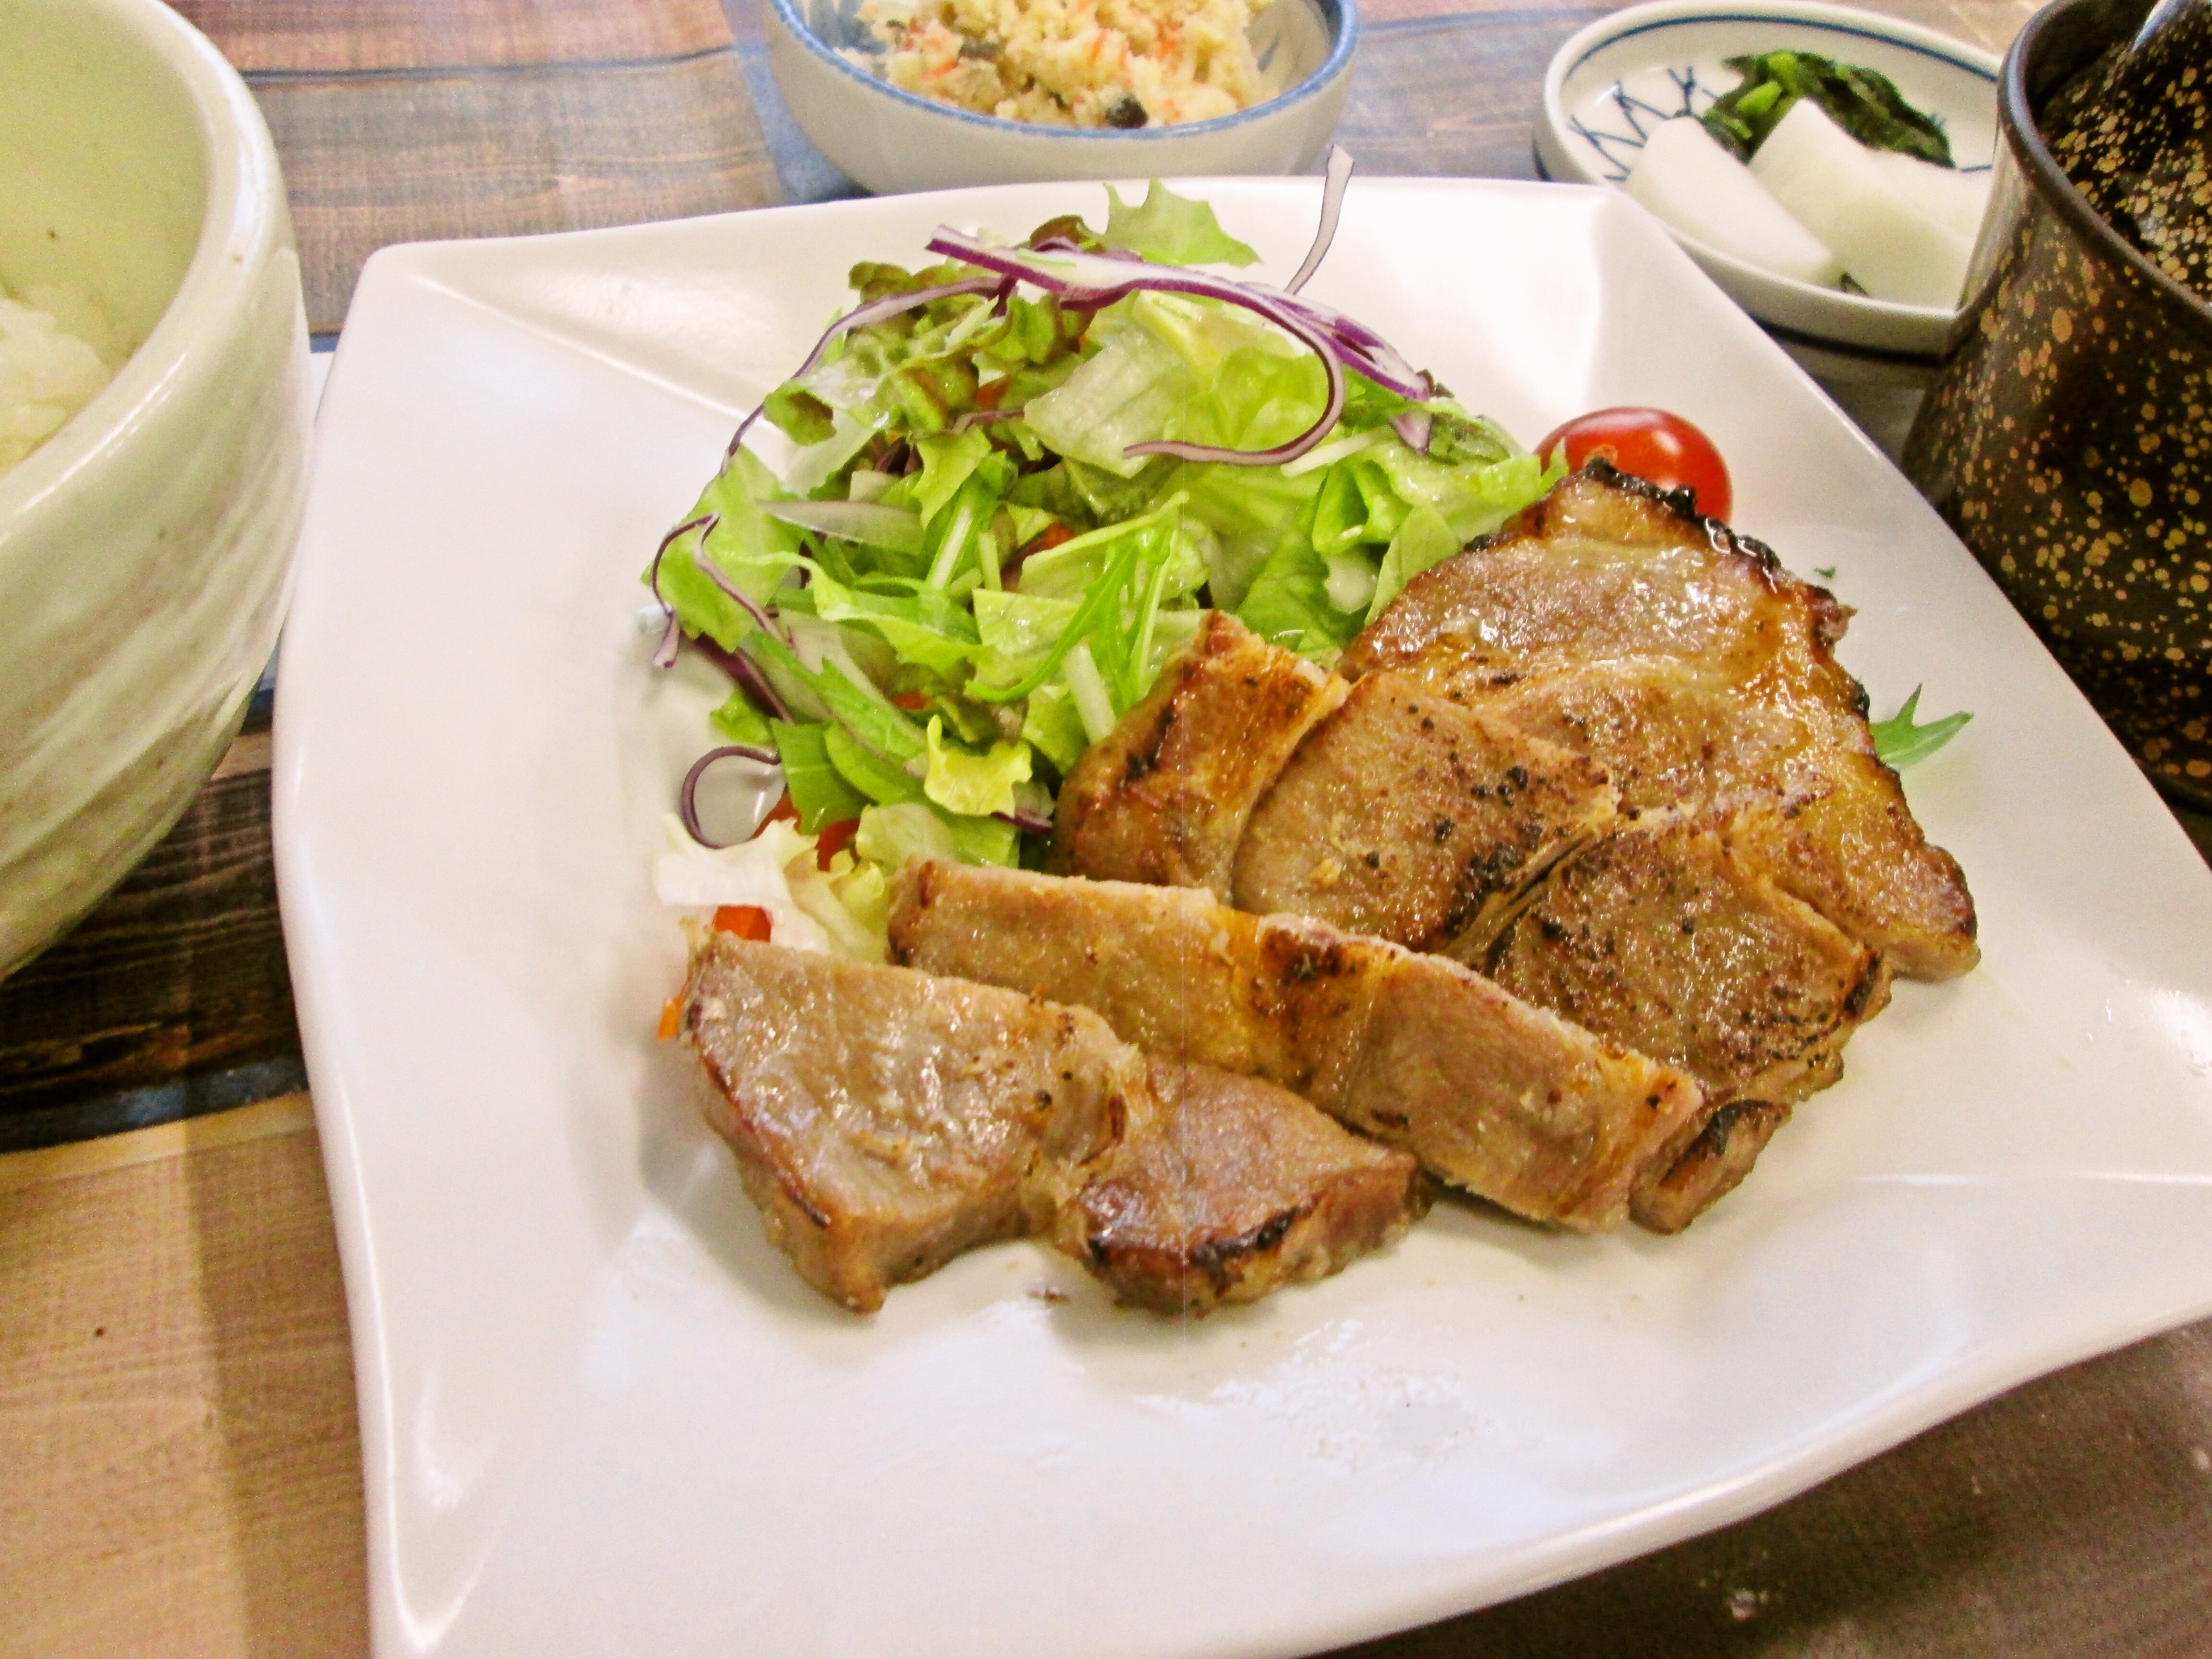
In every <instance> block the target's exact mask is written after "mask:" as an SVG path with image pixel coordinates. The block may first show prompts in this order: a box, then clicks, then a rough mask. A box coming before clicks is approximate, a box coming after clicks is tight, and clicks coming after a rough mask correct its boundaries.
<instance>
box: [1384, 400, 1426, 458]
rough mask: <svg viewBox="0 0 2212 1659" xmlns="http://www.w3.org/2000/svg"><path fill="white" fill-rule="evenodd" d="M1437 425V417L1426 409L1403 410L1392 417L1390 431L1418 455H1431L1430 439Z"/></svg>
mask: <svg viewBox="0 0 2212 1659" xmlns="http://www.w3.org/2000/svg"><path fill="white" fill-rule="evenodd" d="M1436 425H1437V421H1436V416H1433V415H1431V414H1430V413H1429V411H1428V410H1425V409H1401V410H1399V411H1398V412H1397V413H1396V414H1395V415H1393V416H1391V417H1390V429H1391V430H1392V431H1393V432H1395V433H1396V434H1397V435H1398V437H1399V440H1400V441H1401V442H1402V443H1404V445H1405V446H1406V447H1407V448H1408V449H1410V450H1412V451H1413V453H1415V454H1416V455H1425V454H1427V453H1429V439H1430V437H1431V435H1432V434H1433V433H1434V432H1435V430H1436Z"/></svg>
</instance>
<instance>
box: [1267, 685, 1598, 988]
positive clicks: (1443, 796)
mask: <svg viewBox="0 0 2212 1659" xmlns="http://www.w3.org/2000/svg"><path fill="white" fill-rule="evenodd" d="M1612 822H1613V793H1612V791H1611V790H1610V789H1609V788H1608V787H1607V784H1606V779H1605V775H1604V774H1603V773H1602V772H1601V771H1600V770H1599V769H1597V768H1596V767H1595V766H1593V765H1591V764H1590V763H1589V762H1588V761H1587V760H1585V759H1583V757H1580V756H1578V755H1576V754H1573V753H1571V752H1570V751H1569V750H1565V749H1563V748H1560V747H1559V745H1558V744H1553V743H1547V742H1546V741H1544V740H1543V739H1542V738H1530V737H1528V736H1526V735H1524V734H1523V733H1522V732H1518V731H1516V730H1515V729H1514V728H1513V727H1512V726H1508V725H1505V724H1504V723H1503V722H1500V721H1495V720H1489V719H1487V718H1486V716H1484V715H1483V714H1480V713H1479V712H1476V711H1474V710H1470V709H1467V708H1462V707H1460V706H1459V705H1458V704H1456V703H1454V702H1451V701H1449V699H1447V698H1445V697H1442V696H1437V694H1436V693H1435V692H1433V691H1431V690H1429V689H1428V687H1427V686H1426V685H1425V684H1423V683H1422V682H1420V681H1419V680H1417V679H1413V678H1408V677H1407V676H1405V675H1402V674H1391V673H1383V674H1375V675H1370V677H1369V678H1366V679H1364V680H1362V681H1360V682H1359V684H1358V685H1356V686H1354V687H1353V688H1352V696H1350V697H1349V698H1348V699H1346V702H1345V704H1344V706H1343V707H1342V708H1339V709H1338V710H1337V711H1336V712H1335V713H1334V714H1332V715H1331V716H1330V717H1329V718H1328V720H1325V721H1323V722H1322V724H1321V726H1319V727H1317V728H1316V730H1315V731H1314V732H1313V733H1312V735H1311V736H1310V737H1308V738H1307V739H1306V740H1305V742H1304V744H1301V745H1300V746H1299V748H1298V751H1297V754H1296V755H1295V756H1293V757H1291V763H1290V764H1289V765H1288V766H1286V767H1285V768H1284V769H1283V774H1282V775H1281V776H1280V777H1279V779H1277V780H1276V782H1275V787H1274V788H1273V790H1271V791H1270V792H1269V793H1268V794H1267V798H1266V799H1264V800H1262V801H1261V803H1260V805H1259V806H1258V808H1257V809H1256V810H1255V811H1254V812H1253V814H1252V818H1251V822H1250V823H1249V825H1248V826H1247V827H1246V829H1245V832H1244V840H1243V844H1242V845H1241V846H1240V847H1239V848H1237V881H1236V889H1235V893H1234V898H1235V902H1236V905H1237V908H1238V909H1240V910H1249V911H1251V912H1253V913H1254V914H1255V915H1273V914H1276V913H1279V912H1287V913H1289V914H1291V915H1302V916H1312V917H1314V918H1315V919H1316V920H1317V921H1326V922H1328V923H1329V924H1330V925H1332V926H1333V927H1341V928H1343V929H1344V930H1345V931H1346V932H1347V933H1372V934H1374V935H1375V936H1376V937H1377V938H1379V939H1389V940H1390V941H1391V942H1392V943H1394V944H1397V945H1405V946H1407V948H1409V949H1412V950H1416V951H1443V952H1444V953H1445V954H1446V955H1449V956H1452V957H1457V958H1458V959H1459V960H1461V961H1462V962H1466V963H1469V964H1471V965H1474V966H1476V967H1480V965H1481V961H1482V958H1483V957H1484V955H1485V954H1486V952H1487V951H1488V949H1489V947H1490V944H1491V942H1492V940H1493V939H1495V938H1496V937H1497V935H1498V930H1499V929H1500V928H1501V927H1504V925H1505V923H1506V921H1509V920H1510V918H1511V916H1512V915H1513V913H1514V911H1515V909H1516V908H1517V907H1518V906H1519V905H1520V904H1521V903H1522V902H1525V901H1526V898H1527V897H1528V895H1530V894H1531V893H1532V892H1533V890H1534V887H1535V884H1536V883H1537V882H1539V881H1541V879H1542V878H1543V877H1544V875H1545V874H1546V872H1548V871H1549V870H1550V869H1551V868H1552V866H1553V865H1554V864H1556V863H1557V862H1558V861H1559V860H1560V859H1562V858H1564V857H1566V856H1568V855H1570V854H1573V853H1576V852H1578V851H1580V850H1581V849H1583V848H1586V847H1588V846H1589V845H1590V844H1591V842H1594V841H1595V840H1596V839H1597V837H1598V836H1600V835H1601V834H1602V833H1603V832H1604V831H1605V830H1606V829H1608V828H1610V827H1611V824H1612Z"/></svg>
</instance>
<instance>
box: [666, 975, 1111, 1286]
mask: <svg viewBox="0 0 2212 1659" xmlns="http://www.w3.org/2000/svg"><path fill="white" fill-rule="evenodd" d="M680 1029H681V1031H682V1034H683V1037H684V1042H686V1043H687V1044H688V1045H689V1046H690V1048H691V1049H692V1050H693V1051H694V1052H695V1053H696V1054H697V1055H698V1057H699V1060H700V1063H701V1066H702V1068H703V1070H704V1073H705V1077H706V1080H707V1083H708V1088H707V1089H706V1091H704V1095H703V1104H704V1107H705V1109H706V1113H707V1117H708V1121H709V1122H710V1123H711V1124H713V1126H714V1128H715V1130H716V1131H717V1132H718V1133H720V1135H721V1137H722V1138H723V1139H725V1140H726V1141H728V1142H729V1143H730V1146H731V1147H732V1149H733V1150H734V1151H735V1152H736V1153H737V1155H738V1171H739V1173H740V1174H741V1175H742V1176H743V1177H744V1183H745V1190H746V1192H747V1193H748V1194H750V1196H751V1198H752V1200H753V1202H754V1203H755V1204H757V1206H760V1212H761V1215H762V1218H763V1221H764V1222H765V1223H766V1225H767V1229H768V1235H769V1239H770V1240H771V1241H772V1242H773V1243H775V1245H776V1246H777V1247H778V1248H780V1249H782V1250H783V1251H784V1252H785V1254H787V1255H789V1256H790V1257H791V1259H792V1262H793V1265H794V1266H795V1267H797V1268H798V1269H799V1274H800V1276H801V1277H803V1278H804V1279H805V1280H806V1282H807V1283H808V1284H810V1285H813V1286H814V1287H815V1288H816V1289H817V1290H818V1291H821V1292H822V1293H823V1295H825V1296H829V1297H835V1298H836V1300H837V1301H840V1302H842V1303H843V1304H845V1305H846V1306H847V1307H848V1308H852V1309H854V1310H858V1311H860V1312H863V1313H866V1312H870V1311H872V1310H874V1309H876V1308H878V1307H880V1306H881V1305H882V1304H883V1299H884V1291H885V1290H886V1289H887V1288H888V1287H889V1286H890V1285H896V1284H902V1283H904V1282H906V1281H907V1280H909V1279H920V1278H921V1277H923V1276H924V1275H926V1274H927V1273H933V1272H935V1271H936V1270H937V1269H938V1268H939V1267H942V1266H943V1265H944V1264H945V1262H947V1261H951V1259H952V1258H953V1257H954V1256H956V1255H959V1254H960V1253H961V1252H962V1251H963V1250H967V1249H973V1248H974V1247H975V1246H976V1245H979V1244H985V1243H990V1242H991V1241H992V1240H994V1239H1000V1238H1012V1237H1017V1236H1018V1235H1021V1234H1024V1233H1027V1232H1030V1231H1036V1228H1037V1227H1038V1226H1039V1225H1041V1224H1043V1223H1045V1222H1047V1221H1048V1219H1049V1218H1048V1216H1046V1215H1039V1214H1036V1213H1035V1212H1034V1211H1033V1205H1034V1204H1035V1203H1036V1192H1035V1190H1034V1189H1035V1188H1036V1170H1037V1165H1038V1164H1039V1163H1040V1162H1041V1161H1043V1160H1049V1161H1050V1162H1051V1163H1053V1164H1057V1165H1061V1166H1068V1167H1073V1166H1079V1165H1082V1164H1087V1163H1089V1162H1090V1161H1091V1160H1092V1159H1094V1158H1097V1157H1098V1156H1099V1155H1100V1154H1102V1153H1103V1152H1106V1151H1108V1150H1109V1148H1111V1147H1112V1146H1114V1145H1115V1143H1116V1142H1118V1141H1119V1140H1120V1139H1121V1135H1122V1133H1123V1131H1124V1128H1125V1126H1126V1124H1127V1120H1128V1117H1129V1115H1130V1113H1131V1112H1132V1110H1133V1109H1139V1108H1141V1106H1142V1104H1143V1103H1144V1102H1146V1100H1147V1099H1148V1098H1149V1096H1150V1085H1149V1083H1148V1082H1147V1080H1146V1075H1145V1066H1144V1061H1143V1060H1142V1059H1141V1057H1139V1055H1138V1054H1135V1053H1134V1052H1133V1051H1132V1050H1131V1049H1130V1048H1128V1047H1127V1045H1126V1044H1124V1043H1122V1042H1119V1041H1117V1040H1116V1039H1115V1036H1114V1033H1113V1032H1112V1031H1111V1030H1109V1029H1108V1028H1107V1026H1106V1024H1105V1022H1104V1021H1103V1020H1101V1019H1099V1018H1097V1016H1096V1015H1094V1014H1091V1013H1090V1012H1087V1011H1086V1010H1084V1009H1081V1008H1066V1007H1056V1006H1053V1005H1051V1004H1048V1003H1042V1002H1036V1001H1033V1000H1030V998H1028V997H1024V996H1018V995H1013V994H1009V993H1007V992H1005V991H994V990H989V989H987V988H985V987H981V986H978V985H963V984H960V983H958V982H957V981H951V980H936V979H931V978H929V977H927V975H921V974H910V973H904V972H900V971H896V970H894V969H888V968H874V967H869V966H866V965H864V964H861V963H848V962H841V961H836V960H834V959H832V958H830V957H823V956H817V955H814V954H811V953H808V952H805V951H790V950H786V949H784V948H782V947H781V946H780V945H761V944H754V943H751V942H750V941H747V940H743V939H735V938H732V936H730V935H728V934H726V933H720V934H717V935H715V936H714V939H713V941H712V942H711V943H710V944H708V945H707V946H706V947H705V948H704V949H703V950H702V951H700V952H699V954H698V955H697V956H696V957H695V958H694V959H693V962H692V964H691V974H690V980H689V981H688V982H687V984H686V985H685V987H684V1003H683V1012H682V1024H681V1028H680ZM1045 1201H1046V1203H1047V1204H1049V1202H1050V1200H1049V1198H1048V1199H1047V1200H1045Z"/></svg>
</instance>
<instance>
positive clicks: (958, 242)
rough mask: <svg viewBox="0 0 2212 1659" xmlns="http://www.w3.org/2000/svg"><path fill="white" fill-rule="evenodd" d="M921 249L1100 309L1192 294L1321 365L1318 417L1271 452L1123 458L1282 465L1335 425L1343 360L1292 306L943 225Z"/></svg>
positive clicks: (1241, 286)
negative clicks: (1272, 333)
mask: <svg viewBox="0 0 2212 1659" xmlns="http://www.w3.org/2000/svg"><path fill="white" fill-rule="evenodd" d="M929 251H930V252H932V253H942V254H945V255H947V256H948V257H950V258H956V259H964V260H966V261H967V262H968V263H969V264H975V265H981V266H982V267H983V269H985V270H995V271H997V272H998V273H999V274H1000V275H1001V276H1013V277H1017V278H1018V279H1019V280H1021V281H1023V282H1026V283H1033V284H1034V285H1036V287H1038V288H1042V289H1044V290H1045V291H1046V292H1047V293H1049V294H1056V295H1061V296H1063V297H1066V296H1079V297H1080V298H1082V299H1083V300H1085V301H1095V302H1096V303H1097V304H1101V305H1104V304H1109V303H1111V302H1112V301H1115V300H1119V299H1121V298H1122V297H1123V296H1124V295H1129V294H1133V293H1135V292H1137V291H1138V290H1139V289H1145V290H1148V291H1150V292H1152V293H1158V294H1192V295H1198V296H1200V298H1202V299H1208V300H1218V301H1222V302H1223V303H1224V304H1225V305H1233V306H1237V307H1241V308H1242V309H1243V310H1246V311H1249V312H1252V313H1255V314H1256V315H1258V316H1261V317H1263V318H1265V319H1267V321H1269V322H1271V323H1273V324H1274V325H1275V326H1276V327H1278V328H1279V329H1281V330H1282V331H1284V332H1285V334H1288V335H1290V336H1291V337H1293V338H1295V339H1297V340H1298V341H1300V342H1302V343H1304V344H1305V345H1306V346H1307V347H1309V348H1310V349H1311V350H1312V351H1313V352H1314V354H1315V355H1316V356H1318V357H1319V358H1320V359H1321V363H1322V369H1323V370H1324V371H1325V372H1326V373H1327V374H1328V400H1327V404H1326V407H1325V408H1324V409H1323V410H1322V416H1321V419H1320V420H1319V421H1317V422H1315V423H1314V425H1312V426H1310V427H1309V428H1307V429H1306V430H1305V431H1304V432H1302V433H1300V434H1299V435H1297V437H1295V438H1293V439H1291V441H1289V442H1288V443H1284V444H1278V445H1276V446H1275V447H1273V448H1272V449H1225V448H1221V447H1217V446H1215V445H1212V444H1190V443H1183V442H1182V441H1178V440H1175V439H1165V438H1163V439H1156V440H1154V441H1151V442H1148V443H1140V444H1131V445H1129V446H1128V447H1127V448H1126V449H1124V450H1123V451H1122V453H1123V454H1125V455H1176V456H1180V457H1181V458H1182V459H1184V460H1188V461H1225V462H1228V463H1230V464H1231V465H1242V466H1270V465H1275V464H1277V463H1279V462H1282V461H1292V460H1296V459H1297V458H1298V457H1299V456H1301V455H1303V454H1304V453H1306V451H1308V450H1309V449H1311V448H1312V447H1314V446H1315V445H1316V444H1317V443H1319V442H1320V441H1322V438H1323V437H1325V436H1327V435H1328V429H1329V428H1331V427H1333V426H1334V425H1335V424H1336V419H1337V416H1340V415H1341V414H1342V413H1343V412H1344V357H1345V355H1346V354H1345V352H1344V349H1343V348H1342V347H1340V345H1339V344H1338V343H1336V341H1335V340H1334V339H1333V338H1332V337H1330V336H1329V335H1328V333H1327V332H1325V331H1323V330H1322V329H1321V328H1320V327H1317V326H1316V325H1315V324H1313V323H1312V322H1310V321H1309V320H1308V319H1306V318H1305V317H1304V316H1303V315H1301V314H1300V313H1299V310H1298V307H1297V305H1296V303H1295V302H1285V300H1283V299H1279V298H1278V297H1277V296H1275V295H1270V294H1268V293H1267V292H1265V291H1263V290H1261V289H1256V288H1255V287H1254V286H1252V285H1251V284H1250V283H1240V282H1237V281H1235V280H1234V279H1233V278H1231V277H1227V276H1215V275H1213V274H1212V272H1210V271H1203V270H1190V269H1188V268H1187V267H1185V266H1182V265H1154V264H1131V263H1128V262H1127V261H1123V260H1109V259H1104V258H1099V257H1098V256H1097V255H1096V254H1091V253H1054V254H1050V255H1046V256H1030V255H1025V254H1024V252H1023V251H1022V250H1020V249H1016V248H999V247H993V246H990V245H989V244H988V243H986V242H981V241H978V240H976V239H975V238H974V237H972V236H966V235H963V234H961V233H960V232H958V231H957V230H954V229H952V228H951V227H950V226H945V225H940V226H939V228H938V231H937V234H936V235H935V236H933V237H932V238H931V239H930V242H929Z"/></svg>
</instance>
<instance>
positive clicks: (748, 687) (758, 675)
mask: <svg viewBox="0 0 2212 1659" xmlns="http://www.w3.org/2000/svg"><path fill="white" fill-rule="evenodd" d="M691 647H692V649H694V650H696V651H697V652H698V653H700V654H701V655H702V656H703V657H705V658H706V659H707V660H708V662H711V663H713V664H714V666H715V667H717V668H719V669H720V670H721V671H723V672H724V673H725V674H727V675H728V676H729V677H730V678H731V679H732V681H733V682H734V683H735V684H736V685H737V687H738V690H741V691H743V692H744V694H745V695H746V696H749V697H750V698H751V699H752V700H753V701H754V702H757V703H758V704H759V705H760V706H761V707H762V708H765V709H767V710H768V712H769V714H773V715H774V716H775V718H776V719H778V720H781V721H782V722H783V723H784V724H785V725H786V726H788V725H790V724H791V723H792V718H791V706H790V705H789V704H788V703H787V702H784V700H783V698H782V696H781V695H780V694H779V693H778V692H777V690H776V689H775V686H774V685H773V684H770V683H769V678H768V676H767V675H766V674H764V673H763V672H762V671H761V666H760V665H759V664H758V663H757V662H755V661H754V660H753V659H751V658H750V657H749V656H747V655H746V654H745V653H744V652H743V651H725V650H723V649H722V647H720V646H719V645H717V644H715V643H714V641H713V640H711V639H709V638H708V637H707V635H704V634H702V635H699V636H698V637H697V638H696V639H695V640H693V641H691Z"/></svg>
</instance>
